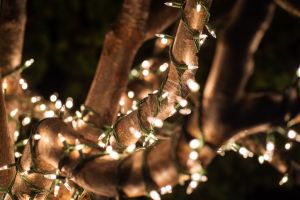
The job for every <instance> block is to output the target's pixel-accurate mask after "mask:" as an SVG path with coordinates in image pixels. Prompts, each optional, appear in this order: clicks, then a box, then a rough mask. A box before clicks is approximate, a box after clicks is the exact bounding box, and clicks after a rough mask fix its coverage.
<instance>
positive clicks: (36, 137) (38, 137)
mask: <svg viewBox="0 0 300 200" xmlns="http://www.w3.org/2000/svg"><path fill="white" fill-rule="evenodd" d="M41 138H42V136H41V135H40V134H38V133H37V134H34V136H33V139H34V140H40V139H41Z"/></svg>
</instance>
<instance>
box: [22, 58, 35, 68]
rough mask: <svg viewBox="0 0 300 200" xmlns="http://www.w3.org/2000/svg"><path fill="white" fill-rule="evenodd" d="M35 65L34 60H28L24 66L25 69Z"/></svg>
mask: <svg viewBox="0 0 300 200" xmlns="http://www.w3.org/2000/svg"><path fill="white" fill-rule="evenodd" d="M33 63H34V59H33V58H31V59H29V60H26V61H25V63H24V65H25V67H30V66H31V65H32V64H33Z"/></svg>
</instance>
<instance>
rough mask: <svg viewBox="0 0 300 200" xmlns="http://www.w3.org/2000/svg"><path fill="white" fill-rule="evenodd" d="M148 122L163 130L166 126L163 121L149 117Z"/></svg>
mask: <svg viewBox="0 0 300 200" xmlns="http://www.w3.org/2000/svg"><path fill="white" fill-rule="evenodd" d="M147 119H148V122H149V123H150V124H152V125H153V126H155V127H158V128H161V127H162V126H163V125H164V124H163V121H162V120H160V119H158V118H156V117H148V118H147Z"/></svg>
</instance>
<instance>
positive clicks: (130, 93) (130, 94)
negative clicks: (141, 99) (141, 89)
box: [127, 91, 134, 99]
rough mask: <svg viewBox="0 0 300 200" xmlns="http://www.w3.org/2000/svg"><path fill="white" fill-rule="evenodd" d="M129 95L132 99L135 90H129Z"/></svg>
mask: <svg viewBox="0 0 300 200" xmlns="http://www.w3.org/2000/svg"><path fill="white" fill-rule="evenodd" d="M127 95H128V97H129V98H130V99H132V98H133V97H134V92H133V91H128V93H127Z"/></svg>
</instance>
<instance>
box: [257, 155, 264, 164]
mask: <svg viewBox="0 0 300 200" xmlns="http://www.w3.org/2000/svg"><path fill="white" fill-rule="evenodd" d="M258 162H259V163H260V164H263V163H264V162H265V158H264V156H258Z"/></svg>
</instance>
